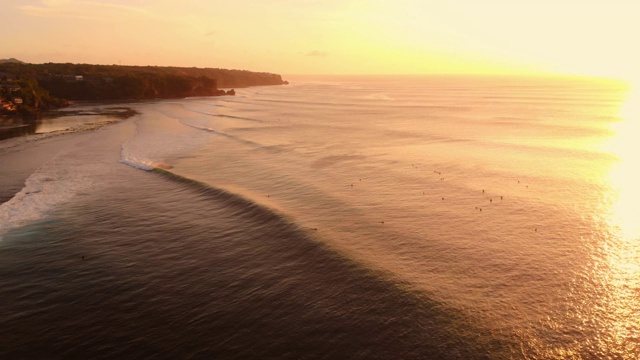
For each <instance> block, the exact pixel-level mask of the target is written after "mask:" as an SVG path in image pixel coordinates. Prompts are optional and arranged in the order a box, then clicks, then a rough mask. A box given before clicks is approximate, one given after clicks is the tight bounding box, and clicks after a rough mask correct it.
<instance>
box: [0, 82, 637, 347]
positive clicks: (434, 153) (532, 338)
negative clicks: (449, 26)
mask: <svg viewBox="0 0 640 360" xmlns="http://www.w3.org/2000/svg"><path fill="white" fill-rule="evenodd" d="M291 80H292V81H291V84H290V85H284V86H266V87H252V88H245V89H236V91H237V95H236V96H223V97H201V98H187V99H171V100H158V101H149V102H136V103H128V104H123V105H117V106H119V107H127V108H130V109H133V110H135V111H136V115H135V116H132V117H130V118H128V119H126V120H121V121H117V122H115V123H113V124H110V125H107V126H101V127H97V128H95V129H93V131H81V132H76V133H74V134H64V135H59V136H53V137H46V136H43V134H35V135H29V136H26V137H22V138H18V139H15V138H14V139H9V140H4V141H2V142H0V161H2V162H0V175H1V176H3V177H5V180H3V181H4V182H3V183H2V184H3V186H4V187H5V189H2V190H3V191H5V197H4V198H3V200H4V202H3V203H2V204H1V205H0V237H1V240H0V283H1V284H2V286H0V299H1V300H0V319H1V320H0V358H3V359H115V358H153V359H159V358H167V359H631V358H637V357H639V356H640V247H639V246H638V242H639V241H640V218H638V216H639V215H638V214H640V207H639V205H638V204H640V191H639V190H638V189H637V187H638V184H640V177H639V175H638V170H637V169H640V166H639V165H640V164H639V162H640V161H639V160H638V156H637V154H638V148H639V147H638V145H637V139H638V135H640V126H639V125H638V121H640V118H639V117H638V115H640V111H637V109H638V106H639V104H640V99H638V94H637V93H635V92H634V91H633V89H632V88H631V87H630V86H627V85H624V84H622V83H619V82H614V81H605V80H596V79H585V78H518V77H464V76H426V77H408V76H407V77H335V78H331V79H320V78H306V79H305V78H300V79H298V78H294V79H291ZM113 107H114V105H113V104H77V105H74V106H73V107H72V108H71V109H72V110H74V111H78V110H79V112H78V113H76V115H74V117H73V118H72V119H75V120H77V121H75V120H73V121H71V120H69V117H61V118H59V119H58V120H56V118H54V119H51V120H49V121H47V123H46V126H43V127H42V128H41V130H39V132H40V133H48V132H51V131H59V130H60V129H62V130H63V132H64V131H65V129H67V130H68V129H73V128H74V126H76V125H77V123H83V122H87V121H89V122H90V121H96V120H95V119H96V117H100V116H102V115H96V114H99V113H100V111H102V110H105V109H106V110H108V109H111V108H113ZM83 111H85V112H84V113H83ZM102 120H104V119H102ZM102 120H101V121H102ZM56 124H58V125H57V126H56ZM51 129H54V130H51ZM36 131H38V130H36ZM44 135H46V134H44ZM38 136H40V138H38ZM43 137H46V138H44V139H42V138H43ZM3 143H4V145H2V144H3ZM37 149H41V150H40V152H39V153H38V154H39V155H38V156H35V155H29V156H27V155H28V154H31V153H35V152H36V150H37ZM54 149H55V151H54ZM30 151H31V153H30ZM25 154H27V155H25ZM34 159H35V160H34ZM30 162H32V163H33V164H32V165H31V166H27V165H24V166H22V165H21V164H31V163H30ZM4 184H7V185H4ZM7 192H10V194H9V195H7Z"/></svg>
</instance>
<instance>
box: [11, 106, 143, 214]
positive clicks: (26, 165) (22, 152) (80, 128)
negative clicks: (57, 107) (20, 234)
mask: <svg viewBox="0 0 640 360" xmlns="http://www.w3.org/2000/svg"><path fill="white" fill-rule="evenodd" d="M78 105H81V104H78ZM92 105H96V106H99V105H98V104H92ZM101 105H107V106H108V107H106V108H99V107H98V108H92V109H91V110H89V109H82V108H81V109H69V108H66V109H65V110H64V111H55V112H49V113H47V114H46V115H44V117H43V119H40V120H39V121H43V120H44V121H49V122H51V123H55V122H56V120H61V119H65V118H67V117H72V116H76V117H82V118H83V121H82V122H81V123H79V124H77V125H76V126H69V127H67V128H62V129H58V130H51V131H45V132H40V133H39V132H37V131H35V128H36V127H35V124H34V123H32V124H26V125H24V126H33V130H34V133H31V134H27V135H24V134H23V135H19V136H15V137H11V138H8V139H4V140H0V164H2V167H0V204H3V203H5V202H7V201H9V200H10V199H11V198H13V197H14V196H15V195H16V194H17V193H18V192H20V191H21V190H22V189H23V188H24V186H25V182H26V180H27V179H28V178H29V176H31V174H33V172H34V171H36V170H37V169H38V168H39V167H40V166H42V165H43V164H45V163H47V162H48V161H50V160H51V159H53V158H54V157H55V156H56V155H57V154H59V153H60V152H62V151H63V150H64V149H67V148H69V147H71V146H73V145H74V144H76V143H78V142H79V141H81V140H82V137H83V135H84V134H87V133H89V132H93V131H96V130H98V129H101V128H102V127H105V126H108V125H112V124H116V123H119V122H121V121H124V120H126V119H128V118H130V117H132V116H135V115H136V114H137V112H135V111H134V110H133V109H131V108H128V107H125V106H115V105H117V104H113V103H111V104H101ZM121 105H122V104H121Z"/></svg>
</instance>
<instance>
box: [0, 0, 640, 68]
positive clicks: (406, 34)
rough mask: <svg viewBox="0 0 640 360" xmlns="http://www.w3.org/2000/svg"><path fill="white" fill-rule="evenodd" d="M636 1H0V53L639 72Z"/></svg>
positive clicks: (212, 63) (76, 59)
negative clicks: (0, 25)
mask: <svg viewBox="0 0 640 360" xmlns="http://www.w3.org/2000/svg"><path fill="white" fill-rule="evenodd" d="M635 3H638V4H640V2H638V1H634V0H581V1H578V0H535V1H534V0H522V1H518V0H464V1H463V0H457V1H456V0H451V1H447V0H434V1H432V0H298V1H294V0H261V1H258V0H252V1H250V0H224V1H218V0H180V1H177V0H176V1H169V0H122V1H119V0H114V1H107V0H95V1H81V0H22V1H13V0H12V1H9V0H0V9H1V10H2V11H0V24H2V25H3V26H2V28H3V29H4V31H3V33H4V35H5V36H4V37H3V40H2V41H1V44H2V45H0V58H8V57H16V58H18V59H20V60H23V61H27V62H33V63H41V62H73V63H97V64H118V63H120V62H121V63H122V64H123V65H176V66H197V67H223V68H236V69H248V70H257V71H269V72H276V73H280V74H429V73H510V74H512V73H537V72H552V73H567V74H584V75H595V76H616V77H623V78H635V79H640V50H639V49H638V39H637V36H638V35H639V34H640V21H638V14H639V13H640V12H639V11H638V10H640V5H635Z"/></svg>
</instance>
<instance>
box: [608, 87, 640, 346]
mask: <svg viewBox="0 0 640 360" xmlns="http://www.w3.org/2000/svg"><path fill="white" fill-rule="evenodd" d="M620 117H621V121H620V122H617V123H615V124H613V125H612V128H613V130H614V131H615V132H616V135H615V137H613V138H612V139H611V140H610V143H609V144H608V146H607V147H608V150H609V151H610V152H611V153H613V154H615V155H616V156H617V157H618V161H617V162H616V163H615V164H614V166H613V168H612V169H611V171H610V173H609V178H608V180H609V183H610V186H611V193H610V194H609V196H608V198H609V199H610V200H611V201H610V203H609V206H610V209H609V211H608V215H609V216H608V218H607V219H606V220H607V226H608V231H607V233H608V234H609V236H608V237H609V239H608V241H607V245H606V246H605V247H604V248H603V249H604V254H603V258H602V260H603V261H604V263H605V265H604V266H603V268H602V270H603V272H602V273H601V274H600V279H599V280H600V281H602V286H603V287H604V288H605V289H606V291H607V294H606V296H605V299H604V300H605V301H606V304H605V308H606V310H605V312H606V314H607V315H606V316H605V319H606V320H605V323H603V324H602V326H603V331H607V332H609V334H608V335H609V337H610V338H611V340H612V342H611V343H610V344H609V346H614V347H616V348H617V352H619V353H621V354H622V355H626V356H633V355H634V354H637V351H638V349H637V348H636V346H635V345H633V344H637V337H638V333H639V332H640V326H639V323H638V318H639V316H640V301H639V299H640V298H639V295H640V251H639V249H638V246H637V245H638V241H639V240H640V222H639V221H638V214H640V207H639V205H638V204H639V203H640V189H638V186H639V184H640V173H639V172H638V169H639V166H638V165H640V164H639V161H638V156H637V153H638V145H637V141H638V139H639V136H640V122H639V119H640V89H638V88H636V89H634V90H633V91H632V92H631V93H630V94H629V96H628V98H627V101H626V102H625V104H624V105H623V107H622V109H621V111H620ZM603 350H604V351H605V353H615V352H616V351H611V350H612V349H603Z"/></svg>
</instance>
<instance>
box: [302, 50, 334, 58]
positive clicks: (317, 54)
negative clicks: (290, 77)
mask: <svg viewBox="0 0 640 360" xmlns="http://www.w3.org/2000/svg"><path fill="white" fill-rule="evenodd" d="M306 55H307V56H313V57H325V56H329V53H327V52H326V51H320V50H313V51H309V52H308V53H307V54H306Z"/></svg>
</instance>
